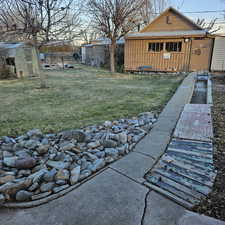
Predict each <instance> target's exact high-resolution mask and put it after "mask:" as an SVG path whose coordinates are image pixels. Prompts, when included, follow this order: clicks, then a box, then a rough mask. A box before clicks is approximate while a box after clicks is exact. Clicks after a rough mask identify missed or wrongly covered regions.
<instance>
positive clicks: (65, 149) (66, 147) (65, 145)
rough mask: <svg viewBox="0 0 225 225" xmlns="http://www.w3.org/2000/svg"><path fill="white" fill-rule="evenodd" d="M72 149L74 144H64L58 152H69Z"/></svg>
mask: <svg viewBox="0 0 225 225" xmlns="http://www.w3.org/2000/svg"><path fill="white" fill-rule="evenodd" d="M74 147H75V144H74V143H65V144H64V145H62V147H61V148H60V151H69V150H71V149H73V148H74Z"/></svg>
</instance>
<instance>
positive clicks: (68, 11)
mask: <svg viewBox="0 0 225 225" xmlns="http://www.w3.org/2000/svg"><path fill="white" fill-rule="evenodd" d="M77 2H78V1H77V0H63V1H61V0H3V4H4V5H3V7H1V9H0V24H1V25H2V26H3V27H4V28H5V31H7V32H6V33H7V34H9V36H10V35H12V34H13V35H14V37H13V38H14V39H15V36H16V35H17V37H18V38H21V37H22V38H24V39H26V40H33V41H35V42H37V41H38V43H39V44H40V43H46V42H48V41H50V40H52V39H54V40H55V39H65V37H66V38H71V39H72V38H73V37H74V36H75V35H77V32H76V30H77V27H78V26H79V24H80V19H79V10H78V7H77V5H76V3H77Z"/></svg>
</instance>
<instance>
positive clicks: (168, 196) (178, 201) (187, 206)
mask: <svg viewBox="0 0 225 225" xmlns="http://www.w3.org/2000/svg"><path fill="white" fill-rule="evenodd" d="M144 184H145V185H146V186H147V187H149V188H151V189H153V190H155V191H157V192H159V193H161V194H162V195H164V196H166V197H167V198H169V199H171V200H172V201H175V202H177V203H178V204H180V205H182V206H183V207H185V208H188V209H191V208H193V206H194V204H192V203H190V202H188V201H185V200H183V199H181V198H179V197H177V196H176V195H174V194H172V193H170V192H168V191H166V190H164V189H162V188H160V187H157V186H156V185H154V184H151V183H148V182H145V183H144Z"/></svg>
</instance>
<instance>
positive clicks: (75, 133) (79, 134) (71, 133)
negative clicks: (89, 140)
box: [59, 130, 86, 142]
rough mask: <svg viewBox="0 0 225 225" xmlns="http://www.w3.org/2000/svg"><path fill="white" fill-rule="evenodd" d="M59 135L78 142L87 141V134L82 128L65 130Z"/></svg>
mask: <svg viewBox="0 0 225 225" xmlns="http://www.w3.org/2000/svg"><path fill="white" fill-rule="evenodd" d="M59 136H61V138H62V139H64V140H71V139H75V140H77V141H78V142H85V139H86V134H85V132H83V131H82V130H68V131H63V132H61V133H59Z"/></svg>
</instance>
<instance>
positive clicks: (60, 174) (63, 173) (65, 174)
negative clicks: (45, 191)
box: [55, 169, 70, 180]
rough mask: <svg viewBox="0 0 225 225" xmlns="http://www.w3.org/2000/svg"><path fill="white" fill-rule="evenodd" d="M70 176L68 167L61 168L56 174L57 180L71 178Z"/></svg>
mask: <svg viewBox="0 0 225 225" xmlns="http://www.w3.org/2000/svg"><path fill="white" fill-rule="evenodd" d="M69 177H70V173H69V171H68V170H66V169H61V170H59V171H58V172H57V173H56V175H55V179H56V180H69Z"/></svg>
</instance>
